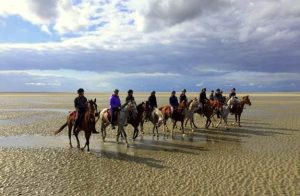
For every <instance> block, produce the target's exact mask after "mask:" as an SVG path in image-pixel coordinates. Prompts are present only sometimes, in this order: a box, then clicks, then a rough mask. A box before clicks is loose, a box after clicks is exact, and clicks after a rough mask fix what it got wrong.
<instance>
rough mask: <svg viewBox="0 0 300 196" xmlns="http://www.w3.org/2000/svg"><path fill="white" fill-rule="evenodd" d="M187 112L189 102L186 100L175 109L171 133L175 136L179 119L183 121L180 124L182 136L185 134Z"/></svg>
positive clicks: (172, 116)
mask: <svg viewBox="0 0 300 196" xmlns="http://www.w3.org/2000/svg"><path fill="white" fill-rule="evenodd" d="M186 112H187V104H186V102H185V101H182V102H181V103H180V104H179V106H178V107H177V108H176V109H174V111H173V113H172V115H171V118H172V120H173V128H172V130H171V135H172V136H173V131H174V129H175V126H176V123H177V121H180V122H181V126H180V129H181V133H182V136H184V126H183V124H184V119H185V117H186Z"/></svg>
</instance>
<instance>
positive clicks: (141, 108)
mask: <svg viewBox="0 0 300 196" xmlns="http://www.w3.org/2000/svg"><path fill="white" fill-rule="evenodd" d="M146 110H147V108H146V103H145V102H142V103H140V104H139V105H138V106H137V112H138V113H137V115H136V116H135V117H134V116H130V117H129V118H128V120H127V122H128V123H129V124H131V125H132V126H133V128H134V131H133V136H132V139H133V140H135V139H136V138H137V137H138V135H139V126H141V131H142V133H144V130H143V127H144V120H145V117H146Z"/></svg>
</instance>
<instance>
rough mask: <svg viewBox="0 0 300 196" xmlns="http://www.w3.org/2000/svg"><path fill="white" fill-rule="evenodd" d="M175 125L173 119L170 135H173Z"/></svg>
mask: <svg viewBox="0 0 300 196" xmlns="http://www.w3.org/2000/svg"><path fill="white" fill-rule="evenodd" d="M175 126H176V122H175V121H173V127H172V131H171V136H172V137H173V131H174V129H175Z"/></svg>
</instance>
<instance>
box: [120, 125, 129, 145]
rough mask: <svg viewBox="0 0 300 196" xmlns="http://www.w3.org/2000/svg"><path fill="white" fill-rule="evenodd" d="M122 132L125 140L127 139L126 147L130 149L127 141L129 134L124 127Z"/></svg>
mask: <svg viewBox="0 0 300 196" xmlns="http://www.w3.org/2000/svg"><path fill="white" fill-rule="evenodd" d="M121 131H122V135H123V136H124V138H125V143H126V146H127V147H129V144H128V141H127V134H126V132H125V129H124V127H123V126H122V128H121Z"/></svg>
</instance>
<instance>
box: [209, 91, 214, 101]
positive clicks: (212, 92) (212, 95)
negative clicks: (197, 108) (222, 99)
mask: <svg viewBox="0 0 300 196" xmlns="http://www.w3.org/2000/svg"><path fill="white" fill-rule="evenodd" d="M214 92H215V91H214V90H212V91H210V95H209V99H210V100H214V97H215V95H214Z"/></svg>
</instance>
